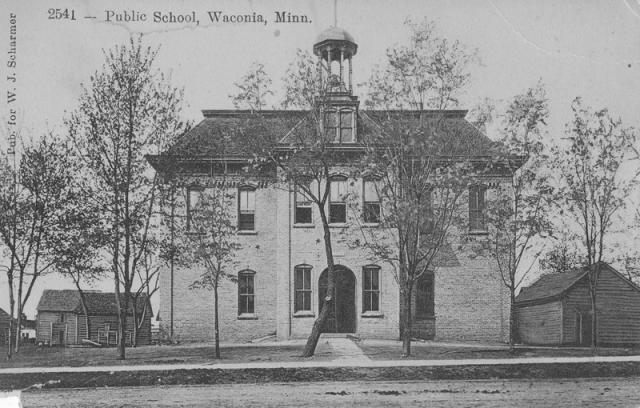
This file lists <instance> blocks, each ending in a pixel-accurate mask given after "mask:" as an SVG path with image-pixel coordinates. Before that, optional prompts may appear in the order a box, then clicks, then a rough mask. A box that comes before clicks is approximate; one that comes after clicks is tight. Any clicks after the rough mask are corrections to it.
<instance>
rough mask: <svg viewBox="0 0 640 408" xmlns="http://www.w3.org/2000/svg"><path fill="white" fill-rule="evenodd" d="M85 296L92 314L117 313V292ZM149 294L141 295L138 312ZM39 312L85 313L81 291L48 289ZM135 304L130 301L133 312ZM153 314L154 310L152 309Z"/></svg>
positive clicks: (130, 309)
mask: <svg viewBox="0 0 640 408" xmlns="http://www.w3.org/2000/svg"><path fill="white" fill-rule="evenodd" d="M84 297H85V299H86V301H87V310H88V311H89V314H90V315H94V316H98V315H100V316H104V315H117V314H118V308H117V304H116V295H115V293H104V292H85V293H84ZM146 299H147V294H146V293H143V294H142V295H141V300H142V301H141V302H138V305H137V309H138V313H140V312H142V310H143V308H144V301H145V300H146ZM37 309H38V312H45V311H46V312H71V313H79V314H84V310H83V308H82V301H81V299H80V293H79V292H78V291H77V290H52V289H47V290H45V291H44V292H43V293H42V297H41V298H40V302H39V303H38V307H37ZM132 311H133V305H132V304H131V302H130V303H129V313H132ZM151 316H153V311H151Z"/></svg>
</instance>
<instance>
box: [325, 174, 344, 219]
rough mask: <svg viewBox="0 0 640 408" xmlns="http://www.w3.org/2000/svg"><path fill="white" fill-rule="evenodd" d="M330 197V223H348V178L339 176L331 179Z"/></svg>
mask: <svg viewBox="0 0 640 408" xmlns="http://www.w3.org/2000/svg"><path fill="white" fill-rule="evenodd" d="M330 188H331V191H330V195H329V200H330V201H329V223H334V224H335V223H341V224H344V223H345V222H347V202H346V195H347V178H346V177H342V176H338V177H333V178H331V186H330Z"/></svg>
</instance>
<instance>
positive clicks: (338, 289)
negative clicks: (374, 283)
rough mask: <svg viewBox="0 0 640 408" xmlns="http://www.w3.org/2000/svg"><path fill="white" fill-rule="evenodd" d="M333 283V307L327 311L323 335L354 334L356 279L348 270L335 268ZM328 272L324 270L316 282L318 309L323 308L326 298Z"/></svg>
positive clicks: (338, 266) (341, 267)
mask: <svg viewBox="0 0 640 408" xmlns="http://www.w3.org/2000/svg"><path fill="white" fill-rule="evenodd" d="M335 268H336V271H335V282H334V285H333V286H334V294H333V299H334V300H335V301H334V302H333V307H332V308H331V310H330V311H329V317H328V318H327V322H326V324H325V327H324V330H322V332H323V333H355V332H356V277H355V276H354V275H353V272H351V271H350V270H349V269H348V268H345V267H344V266H342V265H336V266H335ZM328 277H329V270H328V269H325V270H324V272H322V274H321V275H320V280H319V282H318V286H319V289H320V290H319V291H318V294H319V295H320V299H319V302H318V304H319V305H320V309H319V310H322V308H323V307H324V301H325V298H326V297H327V279H328Z"/></svg>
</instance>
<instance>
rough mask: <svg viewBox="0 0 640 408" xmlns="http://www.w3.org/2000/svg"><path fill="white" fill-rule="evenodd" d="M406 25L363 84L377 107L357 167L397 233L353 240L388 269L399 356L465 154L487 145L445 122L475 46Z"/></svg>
mask: <svg viewBox="0 0 640 408" xmlns="http://www.w3.org/2000/svg"><path fill="white" fill-rule="evenodd" d="M406 25H407V26H408V27H409V29H410V41H409V45H408V46H403V45H396V46H394V47H392V48H389V49H388V50H387V61H386V63H385V65H384V66H382V67H376V70H375V71H374V73H373V75H372V76H371V78H370V80H369V81H368V83H367V85H368V88H369V93H368V97H369V99H368V100H367V102H366V105H367V107H368V108H372V109H382V110H380V111H367V112H366V115H367V116H368V118H369V119H370V120H371V122H372V123H371V124H370V130H369V135H368V139H367V140H365V141H364V142H365V145H366V155H365V157H364V160H363V162H362V163H363V166H361V168H360V173H361V175H362V176H363V177H365V178H369V179H371V180H374V181H375V185H376V189H377V195H378V198H379V199H380V201H381V211H380V222H381V224H383V226H384V227H385V228H387V229H389V230H392V231H395V234H397V235H395V236H394V240H395V242H388V241H384V240H381V239H379V238H376V236H375V234H374V233H372V232H371V231H369V230H366V229H363V242H357V243H356V244H357V245H363V246H365V247H367V248H368V249H369V250H370V252H371V254H372V256H373V258H375V259H378V260H382V261H384V262H387V263H388V264H390V265H391V266H392V269H393V270H394V277H395V279H396V281H397V283H398V285H399V290H400V299H401V300H400V302H401V310H400V316H401V328H400V335H401V338H402V354H403V356H409V355H410V354H411V336H412V330H411V327H412V315H411V309H412V294H413V291H414V286H415V283H416V282H417V281H418V280H419V279H421V278H422V277H423V276H424V275H425V274H427V273H428V272H430V271H432V269H433V268H434V266H435V260H436V259H437V256H438V253H439V252H440V250H441V248H442V247H443V246H444V245H445V244H446V242H447V240H448V238H449V237H450V235H451V234H452V233H454V231H455V230H456V226H458V227H459V226H460V225H461V223H462V222H463V219H464V217H463V214H462V210H463V208H466V206H467V203H468V195H467V194H466V192H467V191H468V189H469V187H470V186H471V185H473V184H474V183H476V182H477V175H478V174H480V173H482V171H483V164H481V163H476V164H474V163H473V162H472V160H471V157H472V156H473V155H475V154H476V153H477V152H480V151H483V150H486V148H487V147H488V146H487V145H486V144H487V142H488V140H487V139H486V138H485V137H484V136H481V137H479V138H478V137H477V131H476V130H475V129H473V128H472V127H470V126H469V127H467V126H466V123H464V120H463V119H462V120H460V119H461V118H457V119H456V120H450V116H451V115H450V114H447V112H446V110H447V109H450V108H452V107H455V106H457V104H458V102H459V97H460V95H462V94H463V92H464V88H465V87H466V85H467V83H468V82H469V79H470V74H469V72H468V69H469V67H470V66H471V65H472V64H474V63H476V62H477V61H479V59H478V57H477V53H476V51H469V50H467V49H466V47H465V46H464V45H462V44H460V43H458V42H454V43H452V44H450V43H449V42H448V41H447V40H444V39H441V38H438V37H437V36H436V35H435V27H434V24H433V23H431V22H429V21H427V20H425V21H423V22H422V23H420V24H414V23H413V22H411V21H410V20H407V22H406ZM425 108H429V109H431V110H430V111H425V110H424V109H425ZM393 109H397V110H393ZM407 109H408V110H407Z"/></svg>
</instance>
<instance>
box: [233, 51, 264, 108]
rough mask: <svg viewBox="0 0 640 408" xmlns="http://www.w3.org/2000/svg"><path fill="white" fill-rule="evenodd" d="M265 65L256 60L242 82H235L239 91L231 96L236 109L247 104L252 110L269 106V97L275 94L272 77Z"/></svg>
mask: <svg viewBox="0 0 640 408" xmlns="http://www.w3.org/2000/svg"><path fill="white" fill-rule="evenodd" d="M264 66H265V64H261V63H259V62H254V63H253V64H251V67H249V70H248V71H247V73H246V74H245V75H244V76H243V77H242V79H240V82H236V83H235V84H234V85H235V86H236V87H237V88H238V92H237V93H236V94H233V95H229V97H230V98H231V99H232V101H233V106H235V107H236V109H240V108H241V107H245V106H246V107H248V108H249V109H251V111H261V110H262V108H263V107H265V106H267V97H268V96H269V95H272V96H273V92H272V91H271V89H270V88H271V83H272V81H271V78H269V76H268V75H267V73H266V72H265V70H264Z"/></svg>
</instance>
